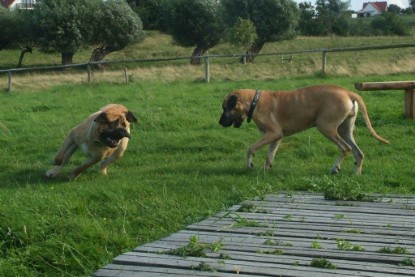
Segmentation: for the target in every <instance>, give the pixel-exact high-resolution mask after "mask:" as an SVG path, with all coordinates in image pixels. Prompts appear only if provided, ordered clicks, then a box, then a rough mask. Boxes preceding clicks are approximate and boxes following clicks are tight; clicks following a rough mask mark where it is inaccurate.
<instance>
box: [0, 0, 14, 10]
mask: <svg viewBox="0 0 415 277" xmlns="http://www.w3.org/2000/svg"><path fill="white" fill-rule="evenodd" d="M14 1H15V0H0V4H1V5H2V6H3V7H5V8H9V7H10V6H11V5H12V4H13V2H14Z"/></svg>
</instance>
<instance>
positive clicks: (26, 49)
mask: <svg viewBox="0 0 415 277" xmlns="http://www.w3.org/2000/svg"><path fill="white" fill-rule="evenodd" d="M26 53H30V54H32V47H30V46H26V47H25V48H24V49H22V51H21V52H20V57H19V61H18V63H17V68H20V67H22V62H23V58H24V55H25V54H26Z"/></svg>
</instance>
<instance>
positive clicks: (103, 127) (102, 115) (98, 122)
mask: <svg viewBox="0 0 415 277" xmlns="http://www.w3.org/2000/svg"><path fill="white" fill-rule="evenodd" d="M133 122H137V118H136V117H135V116H134V114H133V113H132V112H130V111H128V110H127V108H126V107H124V106H122V105H118V104H109V105H107V106H105V107H103V108H101V109H100V110H99V111H98V112H96V113H93V114H91V115H90V116H89V117H88V118H87V119H85V120H84V121H83V122H82V123H81V124H79V125H78V126H76V127H75V128H73V129H72V130H71V131H70V133H69V135H68V136H67V137H66V139H65V141H64V142H63V144H62V146H61V148H60V149H59V151H58V153H57V154H56V156H55V158H54V161H53V165H54V166H53V167H52V168H51V169H49V170H48V171H47V172H46V177H48V178H53V177H56V176H58V175H59V174H60V172H61V169H62V167H63V166H65V164H66V163H67V162H68V161H69V159H70V157H71V156H72V154H73V153H74V152H75V151H76V150H77V149H78V148H81V150H82V151H83V152H84V154H85V155H86V156H87V160H86V161H85V162H84V163H83V164H82V165H80V166H78V167H76V168H75V169H74V170H73V171H72V173H71V174H70V176H69V179H71V180H74V179H75V178H76V177H77V176H78V175H79V174H80V173H81V172H82V171H84V170H86V169H87V168H88V167H90V166H92V165H94V164H96V163H98V162H101V164H100V166H99V168H100V170H101V172H102V173H103V174H104V175H106V174H107V167H108V165H110V164H111V163H112V162H114V161H116V160H118V159H120V158H121V157H122V156H123V154H124V151H125V150H126V149H127V145H128V141H129V139H130V123H133Z"/></svg>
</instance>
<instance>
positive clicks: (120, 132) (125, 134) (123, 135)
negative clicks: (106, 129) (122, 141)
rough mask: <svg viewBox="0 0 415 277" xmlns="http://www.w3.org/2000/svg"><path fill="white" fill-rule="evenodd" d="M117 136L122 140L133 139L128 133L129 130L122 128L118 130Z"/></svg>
mask: <svg viewBox="0 0 415 277" xmlns="http://www.w3.org/2000/svg"><path fill="white" fill-rule="evenodd" d="M117 135H118V136H119V137H120V138H131V136H130V134H129V133H128V132H127V130H125V129H122V128H120V129H118V130H117Z"/></svg>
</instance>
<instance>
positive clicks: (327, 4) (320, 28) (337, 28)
mask: <svg viewBox="0 0 415 277" xmlns="http://www.w3.org/2000/svg"><path fill="white" fill-rule="evenodd" d="M349 6H350V2H349V1H347V2H342V1H341V0H317V1H316V12H317V15H316V21H315V24H316V28H317V32H318V34H319V35H323V36H329V35H332V34H336V35H347V31H348V26H347V24H348V23H347V18H348V17H349V12H348V8H349Z"/></svg>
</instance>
